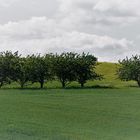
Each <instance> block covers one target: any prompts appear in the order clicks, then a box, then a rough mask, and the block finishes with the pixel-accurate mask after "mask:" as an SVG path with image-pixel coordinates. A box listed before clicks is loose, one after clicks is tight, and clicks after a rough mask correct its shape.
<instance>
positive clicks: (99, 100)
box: [0, 63, 140, 140]
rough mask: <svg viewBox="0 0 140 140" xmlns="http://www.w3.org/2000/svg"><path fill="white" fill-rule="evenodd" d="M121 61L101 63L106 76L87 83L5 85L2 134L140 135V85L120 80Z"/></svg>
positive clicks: (97, 138)
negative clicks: (83, 86)
mask: <svg viewBox="0 0 140 140" xmlns="http://www.w3.org/2000/svg"><path fill="white" fill-rule="evenodd" d="M116 67H118V66H117V65H116V64H114V63H100V64H99V65H98V66H97V69H96V71H97V73H100V74H102V75H104V79H103V80H102V81H88V82H87V84H86V87H85V88H84V89H80V88H79V87H80V85H79V84H78V83H77V82H72V83H71V84H70V85H68V87H67V89H61V84H60V83H59V82H58V81H52V82H48V83H47V84H46V85H45V89H44V90H39V89H37V88H39V84H37V83H36V84H34V85H30V86H29V87H28V89H24V90H20V89H17V88H19V85H18V84H17V83H12V84H11V85H6V86H4V87H3V89H1V90H0V140H139V139H140V133H139V131H140V89H139V88H137V83H136V82H134V81H129V82H122V81H120V80H119V79H118V78H117V75H116ZM134 87H135V88H134ZM9 88H13V89H10V90H9ZM14 88H16V89H14ZM46 88H47V89H46Z"/></svg>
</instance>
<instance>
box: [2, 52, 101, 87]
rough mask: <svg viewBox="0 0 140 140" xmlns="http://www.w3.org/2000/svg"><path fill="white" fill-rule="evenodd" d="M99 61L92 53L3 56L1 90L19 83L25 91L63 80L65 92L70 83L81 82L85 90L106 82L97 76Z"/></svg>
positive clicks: (7, 54) (11, 54)
mask: <svg viewBox="0 0 140 140" xmlns="http://www.w3.org/2000/svg"><path fill="white" fill-rule="evenodd" d="M96 64H97V58H96V57H95V56H94V55H91V54H89V53H87V54H86V53H82V54H78V53H73V52H69V53H62V54H52V53H50V54H45V55H43V56H41V55H40V54H38V55H34V54H33V55H28V56H26V57H22V55H21V54H19V53H18V52H14V53H12V52H11V51H6V52H1V53H0V87H2V86H4V85H5V84H11V83H12V82H17V83H18V84H19V85H20V87H21V88H24V87H25V85H26V84H28V83H29V82H30V83H36V82H38V83H40V88H43V86H44V83H46V82H48V81H49V80H55V79H57V80H59V81H60V82H61V84H62V87H63V88H65V87H66V86H67V84H68V83H70V82H72V81H77V82H78V83H79V84H80V85H81V87H84V84H85V83H86V82H87V80H97V79H102V76H101V75H99V74H97V73H96V72H95V68H96Z"/></svg>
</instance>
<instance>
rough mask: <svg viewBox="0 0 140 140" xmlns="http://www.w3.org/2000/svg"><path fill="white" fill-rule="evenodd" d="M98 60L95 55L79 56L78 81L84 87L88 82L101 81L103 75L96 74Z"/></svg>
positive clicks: (76, 68)
mask: <svg viewBox="0 0 140 140" xmlns="http://www.w3.org/2000/svg"><path fill="white" fill-rule="evenodd" d="M96 63H97V58H96V57H94V56H93V55H89V54H85V53H83V54H82V55H78V56H77V59H76V65H75V72H76V77H77V81H78V82H79V83H80V84H81V87H84V84H85V83H86V82H87V80H96V79H101V78H102V77H101V75H98V74H97V73H96V72H95V70H94V69H95V66H96Z"/></svg>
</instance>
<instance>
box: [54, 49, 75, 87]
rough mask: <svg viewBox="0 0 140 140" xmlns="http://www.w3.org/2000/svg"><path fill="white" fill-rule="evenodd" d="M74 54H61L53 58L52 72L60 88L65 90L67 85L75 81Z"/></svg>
mask: <svg viewBox="0 0 140 140" xmlns="http://www.w3.org/2000/svg"><path fill="white" fill-rule="evenodd" d="M76 57H77V54H76V53H72V52H70V53H62V54H61V55H57V54H56V55H55V56H54V62H53V71H54V73H55V75H56V76H57V78H58V79H59V81H60V82H61V84H62V87H63V88H65V87H66V85H67V84H68V83H70V82H71V81H74V80H76V73H75V58H76Z"/></svg>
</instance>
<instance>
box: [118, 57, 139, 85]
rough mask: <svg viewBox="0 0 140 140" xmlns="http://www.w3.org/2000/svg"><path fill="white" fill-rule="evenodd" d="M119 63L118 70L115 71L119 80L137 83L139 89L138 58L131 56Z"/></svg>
mask: <svg viewBox="0 0 140 140" xmlns="http://www.w3.org/2000/svg"><path fill="white" fill-rule="evenodd" d="M119 63H120V68H119V70H118V71H117V73H118V75H119V78H120V79H121V80H126V81H129V80H134V81H137V83H138V85H139V87H140V56H138V55H136V56H132V57H131V58H126V59H123V60H122V61H119Z"/></svg>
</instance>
